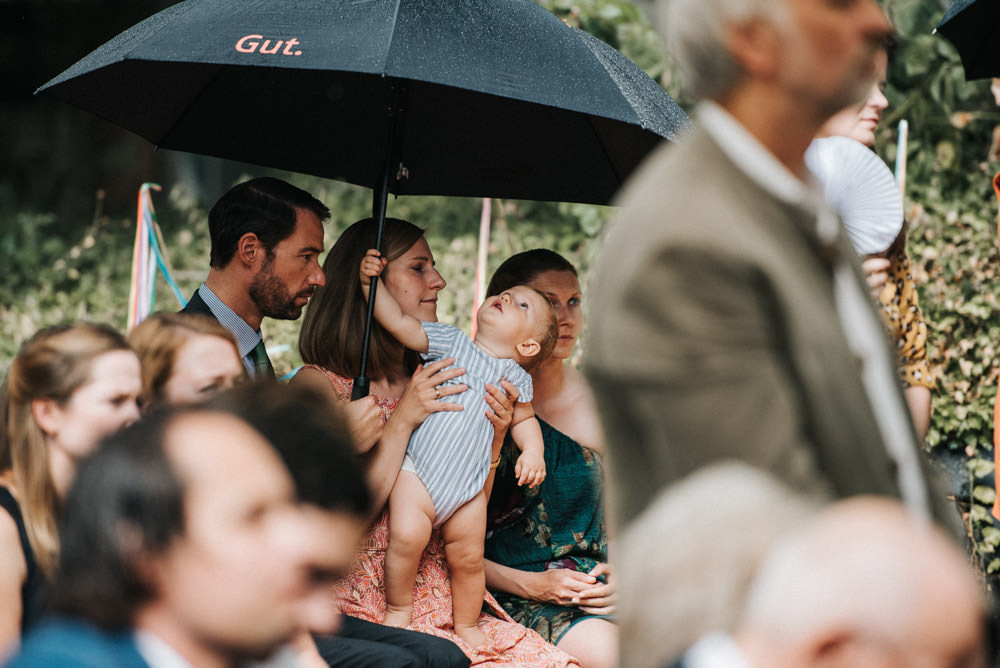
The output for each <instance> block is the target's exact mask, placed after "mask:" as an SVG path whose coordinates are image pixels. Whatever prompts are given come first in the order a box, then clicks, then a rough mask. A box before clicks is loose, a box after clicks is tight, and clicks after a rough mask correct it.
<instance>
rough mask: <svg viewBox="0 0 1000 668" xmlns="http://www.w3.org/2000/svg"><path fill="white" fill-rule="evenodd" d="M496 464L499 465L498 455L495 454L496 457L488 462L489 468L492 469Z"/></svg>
mask: <svg viewBox="0 0 1000 668" xmlns="http://www.w3.org/2000/svg"><path fill="white" fill-rule="evenodd" d="M498 466H500V455H497V458H496V459H494V460H493V461H492V462H490V470H491V471H492V470H493V469H495V468H496V467H498Z"/></svg>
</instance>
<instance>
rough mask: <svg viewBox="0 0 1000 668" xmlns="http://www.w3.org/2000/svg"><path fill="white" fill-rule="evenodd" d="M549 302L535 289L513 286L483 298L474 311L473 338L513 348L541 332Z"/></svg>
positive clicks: (550, 308)
mask: <svg viewBox="0 0 1000 668" xmlns="http://www.w3.org/2000/svg"><path fill="white" fill-rule="evenodd" d="M551 311H552V305H551V304H549V302H548V300H546V299H545V297H544V296H542V295H541V294H540V293H539V292H538V291H537V290H535V289H533V288H529V287H527V286H525V285H517V286H514V287H513V288H511V289H510V290H507V291H506V292H502V293H501V294H499V295H494V296H492V297H487V298H486V300H485V301H484V302H483V304H482V306H480V307H479V312H478V313H477V314H476V325H477V330H476V339H477V340H479V339H480V338H483V337H484V338H485V339H488V340H490V341H491V342H493V343H495V344H501V343H502V344H503V345H504V347H511V348H513V347H515V346H517V345H518V344H520V343H523V342H525V341H527V340H529V339H538V338H540V336H542V335H543V333H544V331H545V330H546V329H547V327H548V322H549V320H550V319H551Z"/></svg>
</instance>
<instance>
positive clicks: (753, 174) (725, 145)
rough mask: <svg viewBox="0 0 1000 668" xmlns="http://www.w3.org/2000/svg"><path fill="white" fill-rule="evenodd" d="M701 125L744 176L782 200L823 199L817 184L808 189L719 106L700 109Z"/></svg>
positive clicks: (708, 104)
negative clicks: (817, 197)
mask: <svg viewBox="0 0 1000 668" xmlns="http://www.w3.org/2000/svg"><path fill="white" fill-rule="evenodd" d="M698 123H699V124H700V125H701V127H703V128H704V129H705V132H707V133H708V134H709V136H710V137H711V138H712V139H714V140H715V143H716V144H718V145H719V148H720V149H722V152H723V153H725V154H726V157H728V158H729V159H730V160H731V161H732V162H733V164H735V165H736V166H737V167H739V169H740V171H741V172H743V173H744V174H746V175H747V176H749V177H750V178H751V179H753V180H754V181H755V182H756V183H757V184H758V185H760V186H761V187H762V188H764V189H765V190H766V191H767V192H769V193H771V194H772V195H774V196H775V197H777V198H778V199H780V200H782V201H783V202H788V203H789V204H803V203H806V202H813V201H815V199H816V196H817V195H818V196H819V197H820V198H822V192H821V191H819V190H818V186H817V185H816V184H815V183H810V184H808V185H807V183H806V182H804V181H803V180H802V179H800V178H798V177H797V176H795V174H792V173H791V172H790V171H788V168H787V167H785V166H784V165H783V164H781V162H780V161H779V160H778V159H777V158H776V157H774V154H773V153H771V152H770V151H768V150H767V149H766V148H765V147H764V145H763V144H761V143H760V142H759V141H757V138H756V137H754V136H753V135H752V134H750V132H748V131H747V129H746V128H745V127H743V125H742V124H741V123H740V122H739V121H738V120H736V118H734V117H733V116H732V115H731V114H730V113H729V112H728V111H726V110H725V109H723V108H722V107H721V106H719V105H718V104H716V103H715V102H711V101H708V100H706V101H704V102H702V103H701V104H699V105H698ZM814 191H816V192H814Z"/></svg>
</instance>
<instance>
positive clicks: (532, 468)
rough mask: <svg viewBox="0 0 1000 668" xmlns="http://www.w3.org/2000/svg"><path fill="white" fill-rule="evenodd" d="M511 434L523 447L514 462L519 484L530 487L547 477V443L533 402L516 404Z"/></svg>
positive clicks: (519, 445)
mask: <svg viewBox="0 0 1000 668" xmlns="http://www.w3.org/2000/svg"><path fill="white" fill-rule="evenodd" d="M510 435H511V437H512V438H513V439H514V443H516V444H517V447H518V448H520V449H521V455H520V456H519V457H518V458H517V462H516V463H515V464H514V475H516V476H517V482H518V484H519V485H528V486H529V487H534V486H536V485H538V484H540V483H541V482H542V480H544V479H545V443H544V441H543V439H542V426H541V425H540V424H539V423H538V418H536V417H535V412H534V410H532V408H531V404H529V403H525V402H518V403H517V404H515V405H514V424H513V426H512V427H511V428H510Z"/></svg>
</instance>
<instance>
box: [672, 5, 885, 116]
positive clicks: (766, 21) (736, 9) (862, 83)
mask: <svg viewBox="0 0 1000 668" xmlns="http://www.w3.org/2000/svg"><path fill="white" fill-rule="evenodd" d="M661 2H663V3H665V4H666V8H665V10H663V11H662V12H661V14H662V17H663V20H662V21H661V24H662V25H663V27H664V31H665V34H666V38H667V39H666V41H667V44H669V45H670V48H671V51H672V52H673V53H674V55H675V56H676V57H677V60H678V62H679V63H680V65H681V68H682V69H683V70H684V72H685V74H686V77H687V82H688V86H689V87H690V89H691V91H692V92H693V93H694V94H695V95H697V96H699V97H703V98H709V99H713V100H716V101H718V102H720V103H722V104H723V106H726V103H727V100H728V98H729V96H731V95H732V94H733V93H734V92H735V91H736V90H737V89H739V88H740V87H741V86H744V85H746V84H747V83H748V82H753V83H755V84H763V85H766V86H767V87H768V88H769V89H770V90H771V92H772V93H773V94H772V97H771V99H772V103H773V104H774V105H775V107H776V110H778V111H784V109H783V107H785V106H787V105H792V106H793V108H797V109H799V110H800V113H805V114H807V115H809V117H810V121H811V122H815V123H816V125H817V128H818V127H819V125H820V124H822V122H823V121H825V120H826V119H827V118H829V117H830V116H831V115H832V114H834V113H836V112H837V111H839V110H840V109H843V108H844V107H845V106H847V105H849V104H852V103H855V102H860V101H861V99H862V98H863V97H864V96H865V94H866V93H867V92H868V90H869V88H870V86H871V85H872V83H874V81H875V78H876V76H877V74H878V72H877V65H878V58H879V53H880V51H881V48H882V44H883V43H884V39H885V38H886V36H887V35H888V34H889V32H890V30H889V23H888V20H887V19H886V17H885V14H884V13H883V11H882V9H881V8H880V7H879V6H878V4H877V3H876V2H875V0H851V1H849V2H833V1H831V0H661ZM761 111H762V110H760V109H757V110H755V113H761ZM765 113H766V111H765ZM813 116H816V118H813Z"/></svg>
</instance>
